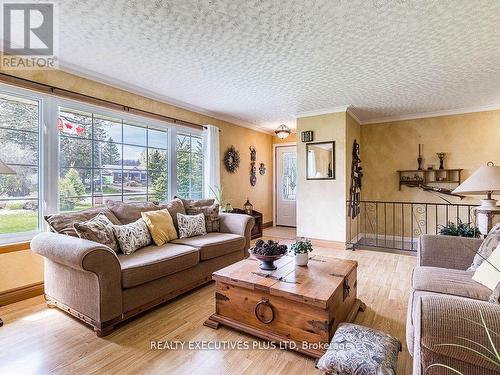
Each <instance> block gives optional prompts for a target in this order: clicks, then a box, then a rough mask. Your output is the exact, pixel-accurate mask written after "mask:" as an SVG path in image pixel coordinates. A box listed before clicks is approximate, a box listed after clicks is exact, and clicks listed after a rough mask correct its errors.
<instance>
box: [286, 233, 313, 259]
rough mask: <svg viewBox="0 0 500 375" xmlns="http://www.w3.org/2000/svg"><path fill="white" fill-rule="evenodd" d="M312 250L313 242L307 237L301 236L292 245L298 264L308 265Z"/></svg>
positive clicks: (291, 249) (291, 250)
mask: <svg viewBox="0 0 500 375" xmlns="http://www.w3.org/2000/svg"><path fill="white" fill-rule="evenodd" d="M311 251H313V248H312V244H311V241H309V240H308V239H307V238H301V239H300V240H298V241H296V242H295V243H293V244H292V245H291V246H290V252H293V253H294V255H295V264H297V266H307V262H308V261H309V253H310V252H311Z"/></svg>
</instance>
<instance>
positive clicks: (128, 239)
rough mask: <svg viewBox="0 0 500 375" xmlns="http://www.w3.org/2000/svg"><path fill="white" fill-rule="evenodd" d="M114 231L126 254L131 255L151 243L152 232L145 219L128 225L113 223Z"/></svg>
mask: <svg viewBox="0 0 500 375" xmlns="http://www.w3.org/2000/svg"><path fill="white" fill-rule="evenodd" d="M113 232H114V233H115V237H116V240H117V241H118V244H119V245H120V249H121V251H122V253H123V254H125V255H130V254H132V253H133V252H134V251H136V250H137V249H140V248H141V247H144V246H147V245H149V244H151V234H149V229H148V226H147V224H146V222H145V221H144V220H143V219H139V220H137V221H135V222H133V223H130V224H126V225H113Z"/></svg>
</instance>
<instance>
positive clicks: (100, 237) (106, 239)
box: [74, 213, 118, 253]
mask: <svg viewBox="0 0 500 375" xmlns="http://www.w3.org/2000/svg"><path fill="white" fill-rule="evenodd" d="M74 228H75V231H76V233H77V234H78V236H79V237H80V238H83V239H85V240H89V241H94V242H97V243H100V244H102V245H106V246H108V247H110V248H111V250H113V251H114V252H115V253H117V252H118V242H116V238H115V235H114V233H113V223H112V222H111V221H110V220H109V219H108V218H107V217H106V215H104V214H103V213H100V214H99V215H97V216H96V217H94V218H93V219H90V220H89V221H84V222H83V223H75V224H74Z"/></svg>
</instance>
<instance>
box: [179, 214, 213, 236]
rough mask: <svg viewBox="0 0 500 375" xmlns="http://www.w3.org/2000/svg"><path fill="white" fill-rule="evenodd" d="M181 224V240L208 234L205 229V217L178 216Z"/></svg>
mask: <svg viewBox="0 0 500 375" xmlns="http://www.w3.org/2000/svg"><path fill="white" fill-rule="evenodd" d="M177 222H178V223H179V238H188V237H193V236H200V235H203V234H207V230H206V228H205V215H203V214H198V215H183V214H177Z"/></svg>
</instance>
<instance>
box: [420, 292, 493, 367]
mask: <svg viewBox="0 0 500 375" xmlns="http://www.w3.org/2000/svg"><path fill="white" fill-rule="evenodd" d="M417 309H418V310H417V315H420V316H419V319H420V322H421V325H420V330H418V331H417V332H416V336H419V337H418V339H419V340H418V341H417V337H416V340H415V343H416V344H417V345H418V343H420V350H421V360H422V368H423V370H424V371H423V372H422V373H429V374H434V373H436V374H438V373H441V372H439V371H438V370H437V369H436V368H435V369H434V370H432V371H431V370H429V371H425V369H426V368H428V367H429V366H431V365H433V364H437V363H440V364H444V365H447V366H450V367H452V368H454V369H456V370H458V371H460V372H461V373H463V374H472V373H479V372H481V371H480V370H479V368H481V369H483V371H484V373H488V374H489V373H490V372H489V371H491V373H494V371H499V370H500V363H498V359H497V364H496V365H495V363H494V361H493V362H490V361H488V360H487V359H486V358H484V357H482V356H480V355H477V354H476V353H474V352H473V351H471V350H468V349H465V348H463V347H459V346H457V345H461V346H465V347H467V348H470V349H473V350H477V351H480V352H482V353H484V354H488V353H487V352H486V351H485V350H484V349H481V347H480V345H482V346H483V347H485V348H488V349H489V350H490V351H492V352H493V350H492V347H491V342H490V339H489V338H488V335H487V331H486V328H485V327H484V325H483V323H482V319H484V323H485V324H486V327H488V330H489V331H490V336H491V340H492V341H493V344H494V345H495V347H496V349H497V350H498V348H500V336H499V334H500V305H495V304H492V303H488V302H485V301H479V300H473V299H469V298H461V297H453V296H445V295H442V296H439V295H424V296H422V297H421V298H420V300H419V302H418V304H417ZM468 340H472V341H474V342H476V343H477V344H474V343H473V342H471V341H468ZM488 356H489V357H492V355H491V354H488ZM492 359H493V358H492ZM486 369H487V370H486ZM441 370H443V369H442V368H441ZM478 370H479V371H478ZM488 370H489V371H488ZM481 373H483V372H481Z"/></svg>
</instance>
